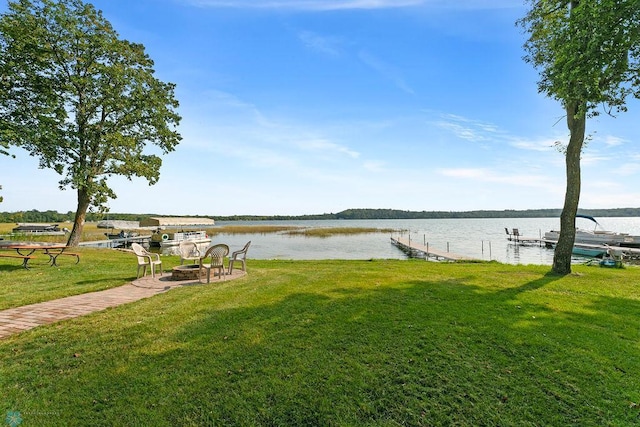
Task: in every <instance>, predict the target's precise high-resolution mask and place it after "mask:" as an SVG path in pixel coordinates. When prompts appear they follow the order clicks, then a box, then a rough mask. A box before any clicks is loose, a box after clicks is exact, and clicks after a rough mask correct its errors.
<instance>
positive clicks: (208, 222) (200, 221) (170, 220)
mask: <svg viewBox="0 0 640 427" xmlns="http://www.w3.org/2000/svg"><path fill="white" fill-rule="evenodd" d="M214 225H215V221H214V220H213V219H211V218H199V217H151V218H147V219H143V220H142V221H140V227H169V228H179V227H213V226H214Z"/></svg>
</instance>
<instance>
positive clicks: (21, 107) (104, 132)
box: [0, 0, 181, 246]
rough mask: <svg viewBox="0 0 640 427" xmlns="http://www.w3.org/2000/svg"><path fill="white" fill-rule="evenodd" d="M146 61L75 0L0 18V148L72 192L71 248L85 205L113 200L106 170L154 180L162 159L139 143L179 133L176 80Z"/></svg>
mask: <svg viewBox="0 0 640 427" xmlns="http://www.w3.org/2000/svg"><path fill="white" fill-rule="evenodd" d="M153 65H154V64H153V61H152V60H151V59H150V58H149V57H148V55H147V54H146V53H145V51H144V47H143V46H142V45H140V44H135V43H130V42H128V41H126V40H120V39H119V37H118V34H117V33H116V32H115V31H114V29H113V28H112V27H111V24H110V23H109V22H108V21H107V20H106V19H105V18H104V17H103V16H102V14H101V12H100V11H97V10H96V9H95V8H94V7H93V6H92V5H90V4H85V3H83V2H82V1H81V0H57V1H54V0H18V1H14V2H10V3H9V10H8V12H7V13H5V14H4V15H2V16H1V17H0V75H1V76H2V77H1V78H0V147H2V146H8V145H15V146H19V147H22V148H24V149H26V150H27V151H28V152H29V153H30V154H31V155H33V156H35V157H38V158H39V161H40V167H42V168H51V169H54V170H55V171H56V172H57V173H59V174H60V175H61V176H62V179H61V181H60V187H61V189H62V188H66V187H70V188H72V189H75V190H76V191H77V200H78V205H77V209H76V217H75V223H74V227H73V230H72V232H71V235H70V237H69V242H68V244H69V245H71V246H73V245H76V244H77V243H78V242H79V240H80V233H81V231H82V227H83V225H84V219H85V215H86V212H87V210H88V209H89V208H90V207H97V208H101V207H103V206H104V205H105V203H106V202H107V200H108V199H109V198H115V197H116V195H115V193H114V192H113V190H112V189H111V188H109V186H108V183H107V179H108V177H110V176H112V175H122V176H125V177H127V178H129V179H131V178H132V177H134V176H135V177H144V178H146V179H147V180H148V181H149V183H150V185H151V184H155V183H156V182H157V181H158V179H159V177H160V166H161V164H162V160H161V158H160V157H159V156H157V155H154V154H148V153H147V152H146V151H145V150H146V149H148V147H149V145H150V144H151V145H155V146H157V147H159V149H160V150H161V152H162V153H164V154H166V153H168V152H170V151H173V150H174V148H175V146H176V145H177V144H178V143H179V141H180V139H181V137H180V135H179V134H178V132H177V131H176V127H177V125H178V124H179V121H180V116H179V115H178V114H177V113H176V109H177V107H178V102H177V100H176V99H175V98H174V87H175V86H174V85H173V84H170V83H163V82H161V81H160V80H158V79H156V78H155V77H154V69H153Z"/></svg>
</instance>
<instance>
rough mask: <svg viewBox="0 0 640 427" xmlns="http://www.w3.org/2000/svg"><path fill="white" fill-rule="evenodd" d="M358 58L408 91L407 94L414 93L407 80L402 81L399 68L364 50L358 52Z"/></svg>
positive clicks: (401, 88) (404, 90)
mask: <svg viewBox="0 0 640 427" xmlns="http://www.w3.org/2000/svg"><path fill="white" fill-rule="evenodd" d="M358 58H360V60H361V61H362V62H363V63H365V64H366V65H367V66H369V67H371V68H372V69H373V70H375V71H376V72H377V73H378V74H380V75H381V76H382V77H384V78H385V79H387V80H390V81H391V82H392V83H393V84H394V85H395V86H396V87H398V88H399V89H400V90H402V91H403V92H405V93H408V94H409V95H415V92H414V90H413V89H412V88H411V87H409V85H408V84H407V82H405V81H404V78H403V77H402V73H401V72H400V70H399V69H397V68H396V67H394V66H393V65H391V64H388V63H386V62H384V61H382V60H381V59H379V58H377V57H375V56H374V55H372V54H370V53H368V52H364V51H362V52H360V53H359V54H358Z"/></svg>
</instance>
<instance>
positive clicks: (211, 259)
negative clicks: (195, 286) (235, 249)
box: [198, 243, 229, 283]
mask: <svg viewBox="0 0 640 427" xmlns="http://www.w3.org/2000/svg"><path fill="white" fill-rule="evenodd" d="M227 255H229V246H227V245H225V244H222V243H220V244H217V245H213V246H211V247H210V248H209V249H207V251H206V252H205V253H204V256H202V257H201V258H200V269H199V275H198V277H202V269H206V270H207V283H210V281H211V280H210V279H211V270H213V269H216V270H218V277H221V278H223V279H224V278H225V271H224V257H226V256H227Z"/></svg>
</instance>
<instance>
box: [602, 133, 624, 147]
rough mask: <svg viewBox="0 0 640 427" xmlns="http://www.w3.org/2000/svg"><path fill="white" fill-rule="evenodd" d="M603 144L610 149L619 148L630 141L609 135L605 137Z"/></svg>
mask: <svg viewBox="0 0 640 427" xmlns="http://www.w3.org/2000/svg"><path fill="white" fill-rule="evenodd" d="M603 142H604V143H605V145H607V146H608V147H617V146H618V145H622V144H624V143H626V142H629V141H627V140H626V139H623V138H618V137H617V136H612V135H607V136H605V137H604V139H603Z"/></svg>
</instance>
